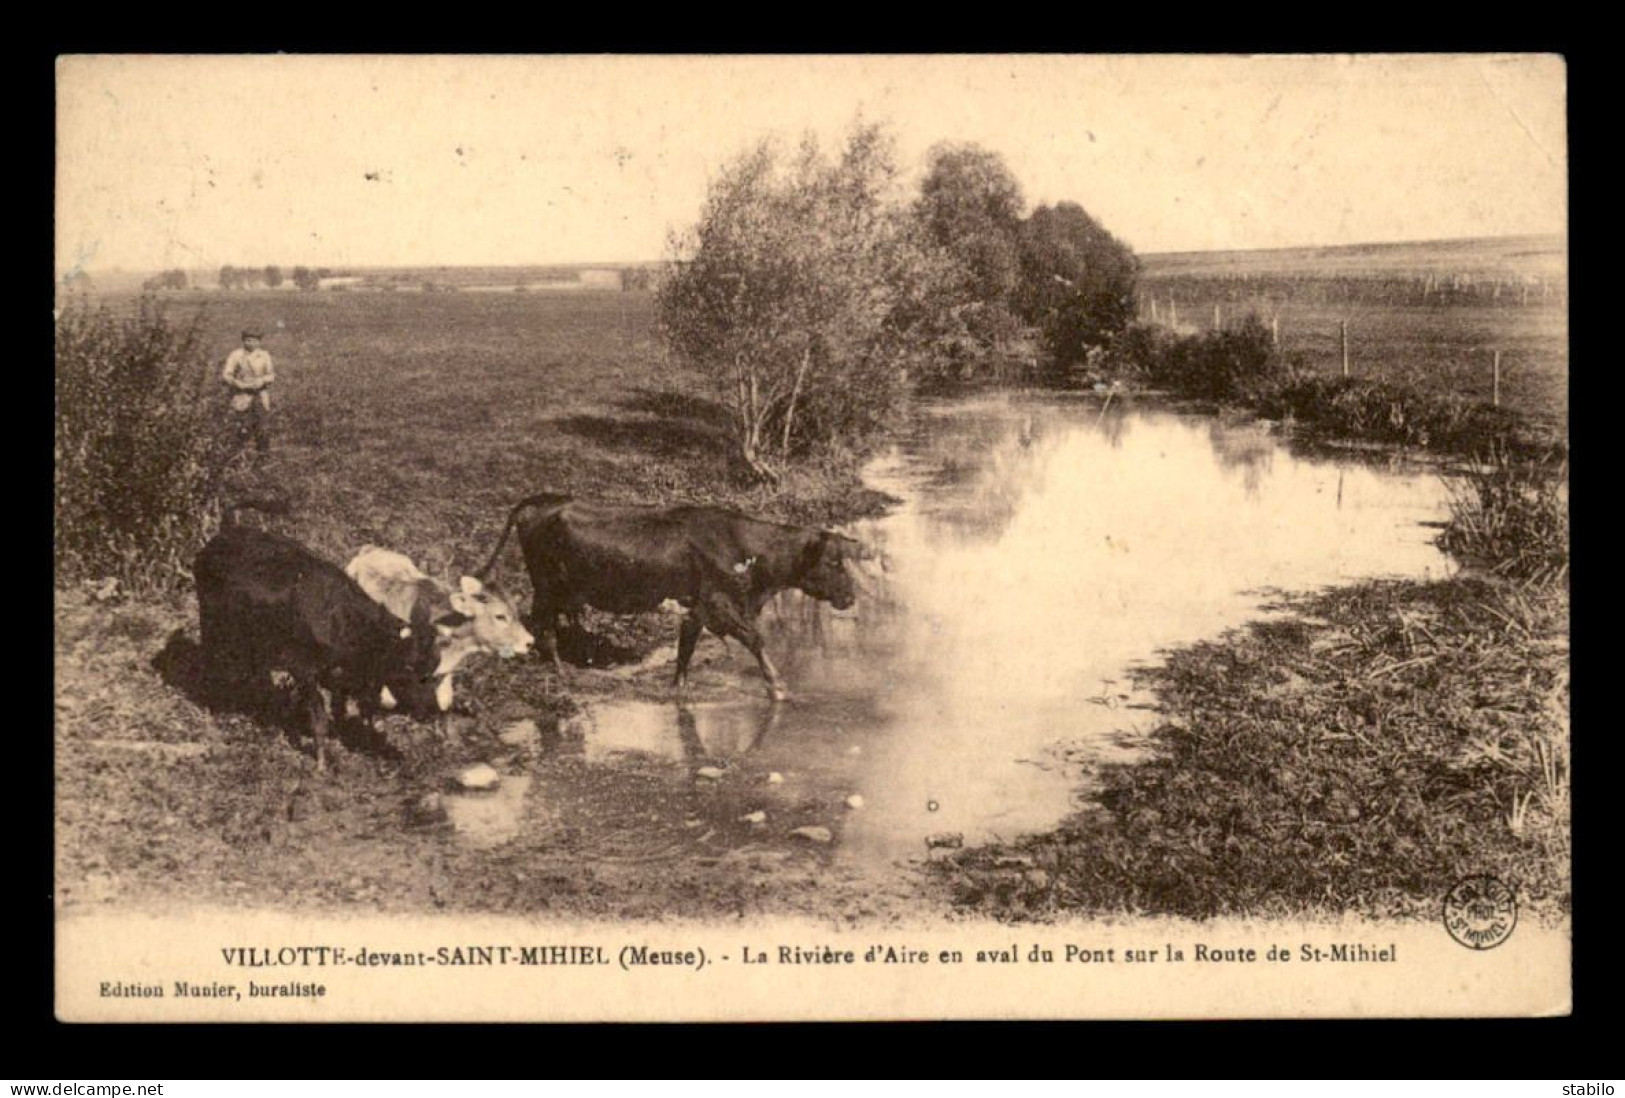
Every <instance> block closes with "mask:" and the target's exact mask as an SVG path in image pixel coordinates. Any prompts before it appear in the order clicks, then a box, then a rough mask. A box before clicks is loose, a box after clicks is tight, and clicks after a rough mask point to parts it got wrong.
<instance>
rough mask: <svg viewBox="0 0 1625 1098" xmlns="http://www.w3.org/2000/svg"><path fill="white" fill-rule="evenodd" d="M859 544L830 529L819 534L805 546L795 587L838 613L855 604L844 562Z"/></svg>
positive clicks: (855, 595) (854, 593) (855, 599)
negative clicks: (827, 604) (828, 605)
mask: <svg viewBox="0 0 1625 1098" xmlns="http://www.w3.org/2000/svg"><path fill="white" fill-rule="evenodd" d="M857 545H858V543H857V542H856V541H854V540H852V539H851V538H849V537H847V536H845V535H844V534H837V533H835V532H834V531H833V530H824V531H821V532H820V533H819V534H818V536H817V537H816V538H814V539H813V540H812V542H811V543H810V544H809V545H808V546H807V549H806V552H805V554H804V555H803V557H802V560H801V567H800V569H799V570H798V572H797V576H796V586H797V587H798V588H800V589H801V590H802V591H803V592H804V593H806V594H808V595H811V596H812V597H813V598H815V599H823V600H824V601H825V602H827V603H829V604H830V605H831V606H833V607H835V609H837V610H845V609H847V608H848V607H849V606H851V605H852V604H853V603H854V602H856V601H857V597H858V596H857V589H856V587H855V585H854V584H853V583H852V576H851V574H850V573H848V572H847V570H846V561H847V558H848V557H849V556H852V555H854V554H855V553H856V551H857Z"/></svg>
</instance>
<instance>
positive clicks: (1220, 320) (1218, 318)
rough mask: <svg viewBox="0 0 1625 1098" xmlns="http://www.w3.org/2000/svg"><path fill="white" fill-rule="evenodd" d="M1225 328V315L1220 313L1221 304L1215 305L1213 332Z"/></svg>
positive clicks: (1216, 303)
mask: <svg viewBox="0 0 1625 1098" xmlns="http://www.w3.org/2000/svg"><path fill="white" fill-rule="evenodd" d="M1223 326H1224V317H1223V314H1221V313H1220V312H1219V303H1218V302H1217V301H1215V302H1214V303H1213V330H1214V331H1215V332H1216V331H1218V330H1219V329H1220V328H1222V327H1223Z"/></svg>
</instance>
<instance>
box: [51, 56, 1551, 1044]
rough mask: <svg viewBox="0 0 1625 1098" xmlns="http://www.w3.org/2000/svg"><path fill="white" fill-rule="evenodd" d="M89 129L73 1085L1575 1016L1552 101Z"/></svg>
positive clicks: (66, 394)
mask: <svg viewBox="0 0 1625 1098" xmlns="http://www.w3.org/2000/svg"><path fill="white" fill-rule="evenodd" d="M56 81H57V154H56V155H57V159H56V211H55V214H56V268H55V271H54V272H53V278H54V283H55V287H56V311H55V327H56V362H55V377H56V406H55V419H56V432H55V502H56V512H55V514H56V529H55V550H56V576H55V606H56V623H55V624H56V633H55V661H54V673H55V684H54V686H55V727H54V743H55V778H56V785H55V789H56V795H55V796H56V799H55V821H54V834H55V871H56V876H55V905H56V930H57V934H56V950H57V953H56V987H55V992H56V1013H57V1016H58V1017H59V1018H60V1019H62V1020H64V1021H70V1022H96V1021H131V1020H139V1021H201V1020H209V1021H242V1022H257V1021H313V1020H322V1021H328V1020H333V1021H337V1020H356V1021H369V1020H398V1021H463V1020H525V1021H623V1020H627V1021H630V1020H638V1021H648V1020H659V1021H700V1020H740V1021H744V1020H750V1021H764V1020H802V1019H809V1020H810V1019H831V1020H845V1019H898V1020H901V1019H1029V1018H1030V1019H1072V1018H1111V1019H1201V1018H1298V1017H1347V1018H1363V1017H1440V1016H1449V1017H1494V1016H1499V1017H1514V1016H1525V1017H1527V1016H1548V1015H1558V1014H1566V1013H1568V1011H1569V1009H1570V1002H1571V985H1570V968H1571V966H1570V952H1571V949H1570V943H1571V939H1570V919H1571V915H1572V904H1571V891H1570V840H1571V831H1570V796H1569V789H1570V785H1569V776H1570V770H1569V579H1568V554H1569V532H1568V530H1569V528H1568V459H1567V452H1568V406H1567V390H1568V261H1567V237H1566V233H1567V217H1568V214H1567V196H1568V154H1567V134H1566V129H1565V111H1566V72H1565V65H1564V62H1563V60H1562V59H1561V58H1559V57H1554V56H1547V55H1504V54H1463V55H1405V56H1361V55H1354V56H1349V55H1342V56H1160V55H1144V56H1125V55H1113V56H1087V55H1083V56H1064V55H1043V56H1025V55H1016V56H1001V55H976V56H907V57H892V56H840V57H824V56H593V57H585V56H583V57H571V56H547V57H490V56H442V57H428V56H415V57H403V56H320V57H315V56H240V57H233V56H210V57H194V56H67V57H63V58H61V59H59V61H58V64H57V68H56Z"/></svg>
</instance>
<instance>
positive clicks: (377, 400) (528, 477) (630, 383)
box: [115, 291, 875, 568]
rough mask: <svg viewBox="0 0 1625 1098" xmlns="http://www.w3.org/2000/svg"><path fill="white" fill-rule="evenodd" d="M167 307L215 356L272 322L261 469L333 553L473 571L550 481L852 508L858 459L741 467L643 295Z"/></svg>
mask: <svg viewBox="0 0 1625 1098" xmlns="http://www.w3.org/2000/svg"><path fill="white" fill-rule="evenodd" d="M164 301H165V303H166V307H167V308H168V309H169V310H170V311H171V312H172V313H173V314H174V315H175V316H176V317H185V316H187V315H189V314H190V313H191V312H193V311H195V310H197V309H199V308H201V309H202V311H203V313H202V315H203V318H204V319H203V323H204V326H205V330H206V332H207V335H208V345H209V346H211V347H214V348H217V349H218V352H219V355H220V357H221V358H222V359H224V356H225V355H226V354H227V353H228V352H229V351H230V350H231V349H232V348H233V347H234V346H236V344H237V342H238V338H237V337H238V334H239V332H240V331H241V329H242V328H243V327H244V326H245V325H252V324H257V325H259V326H260V327H262V328H264V329H265V330H266V332H267V340H266V347H267V349H268V350H269V351H270V352H271V354H272V355H273V357H274V358H275V361H276V369H277V378H278V382H277V385H276V387H275V390H274V392H273V400H274V401H275V416H276V422H275V435H276V444H275V449H274V454H273V460H272V464H271V465H270V466H269V467H268V469H267V475H268V477H269V478H270V479H272V480H273V481H275V482H276V483H278V484H279V485H280V486H282V487H283V488H285V489H286V490H288V491H289V492H291V493H292V494H293V496H294V510H295V515H294V517H293V519H292V520H291V522H290V524H289V529H290V532H292V533H293V534H294V535H295V536H297V537H300V538H301V539H303V540H305V541H306V542H307V543H308V544H310V545H311V547H312V548H314V549H316V550H317V551H319V552H323V553H326V554H327V555H329V556H331V557H333V558H335V559H341V558H342V559H348V555H349V554H352V553H354V552H355V550H356V549H357V548H358V547H359V546H360V545H361V544H362V543H364V542H373V543H375V544H380V545H389V546H391V547H393V548H395V549H398V550H400V551H401V552H404V553H407V554H409V555H411V556H413V557H414V558H420V557H422V556H425V555H427V556H430V557H431V558H439V559H440V560H441V561H442V562H443V563H444V564H445V565H447V566H450V565H452V564H456V565H457V566H459V567H464V568H472V567H474V566H476V565H477V564H478V563H479V562H480V561H481V560H482V559H483V558H484V556H485V554H486V553H487V552H489V550H490V547H491V545H492V544H493V543H494V541H495V539H496V536H497V534H498V533H499V532H500V530H501V526H502V522H503V520H504V519H505V517H506V512H507V508H508V507H509V506H511V505H512V504H513V503H514V502H515V501H516V500H518V499H520V498H522V497H524V496H526V495H530V494H532V493H535V492H541V491H561V492H572V493H578V494H581V495H588V496H596V497H600V498H605V499H616V500H628V501H632V500H660V499H674V498H684V499H691V500H702V501H718V502H727V503H730V504H736V505H739V506H742V507H748V508H749V509H751V510H753V511H756V512H760V513H763V514H767V515H772V516H776V517H784V518H803V519H808V520H821V519H827V518H834V517H846V516H847V515H848V514H850V513H852V512H853V511H854V506H853V503H854V495H853V491H854V489H855V488H857V486H858V482H857V478H856V475H855V471H854V468H853V467H850V466H849V467H846V468H844V469H829V468H826V469H817V470H813V471H811V472H808V473H805V474H803V475H802V476H800V477H792V478H790V480H789V481H787V482H786V484H784V485H783V486H781V487H780V488H779V489H777V490H769V489H765V488H761V487H758V486H756V485H755V484H753V482H752V481H751V479H750V478H749V477H748V476H745V475H743V472H742V470H741V469H740V468H738V467H736V465H735V464H734V462H733V459H732V456H731V451H730V448H729V445H728V440H727V433H726V432H727V418H726V412H725V410H724V409H723V408H722V407H721V406H719V405H716V404H712V403H709V402H707V401H706V400H704V399H702V398H699V397H696V396H694V395H692V394H694V393H696V392H699V391H702V389H703V383H702V381H701V379H698V378H695V377H692V376H688V375H686V374H683V373H682V372H680V371H678V370H676V369H674V368H673V367H671V366H670V365H669V364H667V363H666V361H665V359H664V357H663V355H662V353H661V349H660V345H659V342H658V340H657V339H656V337H655V333H654V331H653V300H652V298H651V297H650V295H648V294H634V293H619V292H605V293H598V292H591V291H578V292H575V293H572V294H568V295H549V294H513V295H501V294H473V295H461V294H448V295H422V294H412V295H394V294H327V293H320V294H281V293H278V294H248V295H218V294H191V295H188V294H171V295H166V296H165V298H164ZM117 304H118V303H116V302H115V305H117ZM222 414H224V412H222ZM857 503H858V507H857V508H856V509H857V510H861V509H862V508H863V507H864V506H870V507H872V506H874V505H875V501H873V500H871V499H869V498H868V497H864V496H862V495H861V493H860V494H859V496H858V498H857Z"/></svg>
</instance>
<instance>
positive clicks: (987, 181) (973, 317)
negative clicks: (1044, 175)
mask: <svg viewBox="0 0 1625 1098" xmlns="http://www.w3.org/2000/svg"><path fill="white" fill-rule="evenodd" d="M1025 204H1026V203H1025V200H1024V199H1023V197H1022V193H1021V184H1020V183H1018V182H1017V181H1016V178H1015V176H1014V175H1013V174H1012V173H1011V171H1010V169H1009V167H1008V166H1007V165H1006V164H1005V162H1004V160H1003V158H1002V157H1000V156H999V154H997V153H995V152H992V151H991V150H989V149H985V148H982V147H981V146H979V145H972V144H940V145H937V146H935V147H933V148H932V149H931V151H930V153H929V154H928V155H927V166H926V172H925V176H924V178H923V179H922V180H921V183H920V195H919V198H918V199H917V200H916V201H915V204H914V211H915V216H916V218H917V219H918V221H919V223H920V226H921V228H922V231H923V233H924V235H925V238H926V239H927V240H929V241H930V242H931V244H932V245H933V246H935V247H936V248H937V249H938V250H939V251H941V252H942V253H943V255H945V256H946V257H947V258H948V260H949V261H950V262H951V264H952V265H953V268H954V271H955V274H954V277H953V279H952V280H951V282H950V284H949V285H948V286H946V287H945V288H944V290H943V292H942V293H941V294H940V295H939V296H938V298H937V299H936V301H937V306H938V308H939V309H940V310H941V311H942V316H941V317H940V320H941V321H942V324H943V327H944V329H945V331H948V332H949V333H950V334H949V335H948V337H947V338H946V340H945V342H944V344H943V346H942V347H941V349H940V350H941V353H940V354H939V355H938V356H937V359H936V364H937V368H938V370H939V371H942V372H945V373H947V374H949V375H950V376H953V377H958V378H963V377H967V376H972V375H975V374H977V373H984V374H985V373H987V372H989V370H992V371H993V372H999V371H1000V370H1001V369H1002V367H1003V365H1004V364H1005V362H1006V360H1007V359H1008V358H1010V357H1011V355H1012V352H1013V351H1014V350H1015V349H1016V348H1018V347H1019V346H1020V345H1021V344H1022V342H1023V340H1024V337H1025V335H1026V333H1025V331H1024V328H1023V325H1022V323H1021V321H1020V320H1019V319H1018V318H1017V317H1016V315H1015V299H1016V296H1017V294H1018V292H1019V290H1020V286H1021V274H1022V272H1021V215H1022V210H1023V208H1024V207H1025Z"/></svg>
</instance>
